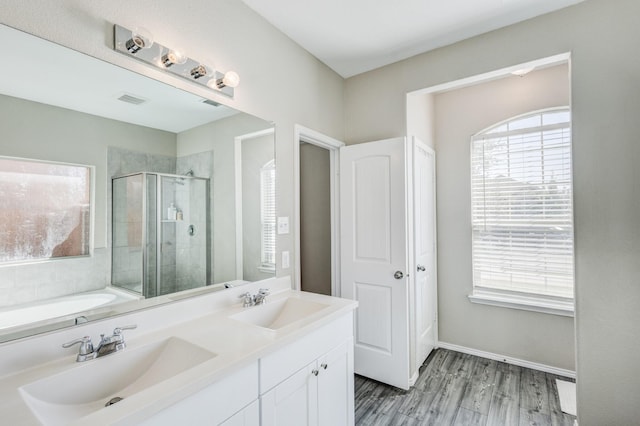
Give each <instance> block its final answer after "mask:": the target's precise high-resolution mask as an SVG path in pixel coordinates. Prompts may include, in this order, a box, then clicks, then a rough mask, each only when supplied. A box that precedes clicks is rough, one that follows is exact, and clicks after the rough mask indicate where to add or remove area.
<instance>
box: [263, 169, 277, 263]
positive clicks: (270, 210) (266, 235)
mask: <svg viewBox="0 0 640 426" xmlns="http://www.w3.org/2000/svg"><path fill="white" fill-rule="evenodd" d="M260 221H261V224H262V244H261V248H260V253H261V255H260V257H261V263H262V269H267V270H273V271H275V269H276V163H275V160H271V161H269V162H268V163H266V164H265V165H264V166H262V168H261V169H260Z"/></svg>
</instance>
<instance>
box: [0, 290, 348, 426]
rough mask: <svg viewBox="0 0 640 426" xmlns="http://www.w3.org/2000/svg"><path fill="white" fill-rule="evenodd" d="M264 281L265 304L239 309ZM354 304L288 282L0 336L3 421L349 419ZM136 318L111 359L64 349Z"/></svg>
mask: <svg viewBox="0 0 640 426" xmlns="http://www.w3.org/2000/svg"><path fill="white" fill-rule="evenodd" d="M262 287H269V288H270V290H271V294H270V295H269V296H267V299H266V303H264V304H261V305H256V306H250V307H243V306H242V302H241V297H242V295H243V294H245V293H247V292H249V293H252V294H253V293H257V292H258V289H259V288H262ZM356 306H357V302H354V301H351V300H346V299H339V298H334V297H329V296H323V295H318V294H312V293H304V292H297V291H292V290H290V280H289V279H288V277H285V278H277V279H270V280H265V281H262V282H256V283H251V284H247V285H246V286H241V287H236V288H231V289H228V290H225V291H222V292H216V293H212V294H205V295H201V296H198V297H194V298H191V299H183V300H180V301H176V302H174V303H171V304H168V305H163V306H160V307H156V308H153V309H149V310H146V311H139V312H136V313H133V314H130V315H125V316H121V317H116V318H111V319H109V320H105V321H101V322H93V323H90V324H86V325H82V326H77V327H74V328H71V329H66V330H63V331H58V332H54V333H49V334H46V335H41V336H34V337H31V338H29V339H23V340H20V341H16V342H13V343H5V344H3V345H1V346H0V365H1V367H0V373H1V374H2V378H1V379H0V390H1V392H2V394H3V395H4V397H3V399H2V401H0V410H1V411H2V413H3V422H6V424H12V425H38V424H46V425H48V424H51V425H56V424H78V425H80V424H115V425H139V424H142V425H176V424H211V425H227V426H229V425H234V426H235V425H246V426H248V425H288V424H291V425H294V424H295V425H305V424H309V425H332V426H333V425H351V424H353V423H354V400H353V397H354V388H353V311H354V309H355V308H356ZM131 323H136V324H137V325H138V327H137V329H135V330H126V331H125V332H124V333H125V338H126V343H127V347H126V349H124V350H122V351H119V352H117V353H114V354H112V355H108V356H104V357H98V358H96V359H93V360H90V361H85V362H76V355H77V348H73V349H62V347H61V344H62V343H65V342H66V341H69V340H73V339H74V338H77V337H82V336H83V335H89V336H93V337H95V336H97V335H98V334H101V333H109V332H110V331H111V329H112V328H113V327H114V326H115V327H118V326H122V325H127V324H131ZM119 398H122V399H119ZM109 402H112V405H109V406H106V407H105V404H107V403H109Z"/></svg>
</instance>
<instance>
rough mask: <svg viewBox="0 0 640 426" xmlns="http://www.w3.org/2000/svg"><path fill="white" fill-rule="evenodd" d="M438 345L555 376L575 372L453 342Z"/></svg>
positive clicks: (574, 374)
mask: <svg viewBox="0 0 640 426" xmlns="http://www.w3.org/2000/svg"><path fill="white" fill-rule="evenodd" d="M438 347H439V348H442V349H449V350H451V351H456V352H462V353H463V354H469V355H475V356H479V357H482V358H488V359H493V360H495V361H502V362H506V363H507V364H513V365H517V366H519V367H526V368H531V369H533V370H538V371H544V372H545V373H551V374H555V375H557V376H564V377H570V378H572V379H575V378H576V372H575V371H573V370H565V369H564V368H558V367H552V366H550V365H546V364H539V363H537V362H531V361H526V360H524V359H519V358H513V357H510V356H505V355H500V354H495V353H493V352H485V351H481V350H478V349H473V348H467V347H465V346H459V345H454V344H453V343H447V342H438Z"/></svg>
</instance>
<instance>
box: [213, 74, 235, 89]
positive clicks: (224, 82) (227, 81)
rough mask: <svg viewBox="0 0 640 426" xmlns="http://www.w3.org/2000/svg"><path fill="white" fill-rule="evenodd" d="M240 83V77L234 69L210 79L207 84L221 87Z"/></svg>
mask: <svg viewBox="0 0 640 426" xmlns="http://www.w3.org/2000/svg"><path fill="white" fill-rule="evenodd" d="M238 84H240V77H239V76H238V74H237V73H236V72H234V71H227V72H226V73H225V74H224V77H222V78H218V79H216V80H211V81H210V82H209V86H210V87H212V88H214V89H218V90H220V89H223V88H225V87H237V86H238Z"/></svg>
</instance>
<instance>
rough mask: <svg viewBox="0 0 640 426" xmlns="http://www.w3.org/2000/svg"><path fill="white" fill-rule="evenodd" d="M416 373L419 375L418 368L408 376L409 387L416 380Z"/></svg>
mask: <svg viewBox="0 0 640 426" xmlns="http://www.w3.org/2000/svg"><path fill="white" fill-rule="evenodd" d="M418 375H419V370H416V372H415V373H413V376H411V377H409V387H410V388H411V387H413V385H415V384H416V382H417V381H418Z"/></svg>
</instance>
